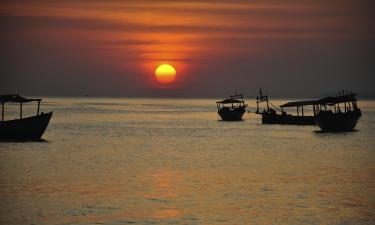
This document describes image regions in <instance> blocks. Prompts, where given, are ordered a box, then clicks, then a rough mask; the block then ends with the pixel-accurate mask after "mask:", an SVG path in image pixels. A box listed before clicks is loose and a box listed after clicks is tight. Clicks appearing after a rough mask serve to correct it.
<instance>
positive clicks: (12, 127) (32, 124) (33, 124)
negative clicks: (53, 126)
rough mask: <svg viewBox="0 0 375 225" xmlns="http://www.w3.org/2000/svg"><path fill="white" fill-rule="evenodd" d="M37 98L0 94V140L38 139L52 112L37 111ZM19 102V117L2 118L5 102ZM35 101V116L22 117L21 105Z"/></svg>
mask: <svg viewBox="0 0 375 225" xmlns="http://www.w3.org/2000/svg"><path fill="white" fill-rule="evenodd" d="M41 101H42V99H39V98H24V97H21V96H19V95H0V103H1V106H2V108H1V122H0V139H1V140H33V139H40V138H41V137H42V135H43V133H44V131H45V130H46V128H47V126H48V123H49V121H50V119H51V116H52V112H49V113H43V112H42V113H39V112H40V102H41ZM7 102H12V103H19V104H20V117H19V118H18V119H14V120H7V121H5V120H4V110H5V103H7ZM28 102H37V103H38V107H37V113H36V115H35V116H31V117H25V118H23V117H22V106H23V104H24V103H28Z"/></svg>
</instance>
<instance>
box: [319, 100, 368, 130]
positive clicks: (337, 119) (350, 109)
mask: <svg viewBox="0 0 375 225" xmlns="http://www.w3.org/2000/svg"><path fill="white" fill-rule="evenodd" d="M317 102H318V104H319V106H318V113H317V115H316V118H315V122H316V124H317V125H318V126H319V127H320V129H321V130H322V131H325V132H341V131H352V130H353V129H354V128H355V126H356V124H357V122H358V120H359V118H360V117H361V116H362V112H361V110H360V109H359V108H358V106H357V98H356V94H354V93H349V94H345V93H343V94H342V95H340V96H336V97H326V98H322V99H320V100H318V101H317ZM340 104H341V106H342V105H344V106H343V109H341V108H340ZM327 106H328V107H327ZM332 107H333V109H332ZM329 108H331V109H329Z"/></svg>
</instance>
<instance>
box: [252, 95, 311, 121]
mask: <svg viewBox="0 0 375 225" xmlns="http://www.w3.org/2000/svg"><path fill="white" fill-rule="evenodd" d="M262 102H265V103H266V106H267V108H266V109H264V110H263V111H262V112H261V111H260V109H259V104H260V103H262ZM314 104H315V101H297V102H288V103H285V104H283V105H281V106H279V107H277V106H275V105H273V104H272V103H271V102H270V101H269V100H268V96H267V95H263V94H262V89H260V90H259V96H258V97H257V110H256V112H255V113H256V114H260V115H262V123H263V124H286V125H316V124H315V117H314V116H309V115H305V114H304V110H303V107H304V106H308V105H313V106H314ZM270 105H271V107H270ZM289 107H297V115H292V114H288V113H286V112H285V111H284V108H289ZM300 112H301V113H300ZM314 115H315V109H314Z"/></svg>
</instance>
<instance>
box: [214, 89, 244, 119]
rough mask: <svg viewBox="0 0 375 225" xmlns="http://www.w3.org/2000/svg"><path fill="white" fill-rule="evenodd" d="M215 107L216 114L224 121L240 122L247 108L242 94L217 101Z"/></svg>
mask: <svg viewBox="0 0 375 225" xmlns="http://www.w3.org/2000/svg"><path fill="white" fill-rule="evenodd" d="M216 105H217V113H218V114H219V116H220V117H221V119H222V120H224V121H239V120H242V116H243V114H244V113H245V112H246V107H247V104H245V101H244V97H243V95H242V94H234V95H230V98H227V99H224V100H222V101H218V102H216Z"/></svg>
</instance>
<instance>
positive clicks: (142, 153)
mask: <svg viewBox="0 0 375 225" xmlns="http://www.w3.org/2000/svg"><path fill="white" fill-rule="evenodd" d="M281 102H284V101H280V102H277V101H276V102H275V103H276V104H279V103H281ZM248 103H249V104H251V107H250V108H249V110H251V111H254V104H253V100H251V102H250V101H248ZM32 106H33V105H32ZM360 107H361V108H362V111H363V116H362V118H361V119H360V121H359V123H358V125H357V129H358V131H356V132H351V133H340V134H327V133H319V132H315V131H316V130H318V128H317V127H313V126H282V125H261V124H260V118H259V117H258V116H256V115H254V114H252V113H247V114H246V115H245V118H246V120H245V121H242V122H221V121H218V117H217V114H216V104H215V100H181V99H100V98H98V99H95V98H80V99H73V98H71V99H68V98H46V99H45V101H44V105H42V110H43V111H49V110H53V111H54V115H53V117H52V120H51V123H50V126H49V127H48V129H47V131H46V133H45V135H44V139H45V140H46V142H32V143H0V224H10V225H11V224H17V225H23V224H42V225H43V224H113V225H117V224H267V225H268V224H327V225H328V224H330V225H332V224H333V225H336V224H337V225H338V224H340V225H341V224H342V225H349V224H353V225H356V224H375V102H370V101H361V102H360ZM17 109H18V108H15V106H13V107H12V106H10V108H9V109H7V110H9V111H7V113H8V114H7V117H8V118H9V117H10V112H11V111H13V110H17ZM32 109H33V110H34V108H32ZM25 110H26V113H27V111H28V110H29V113H33V112H32V111H31V109H28V108H26V109H25ZM15 115H16V114H12V116H15Z"/></svg>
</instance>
